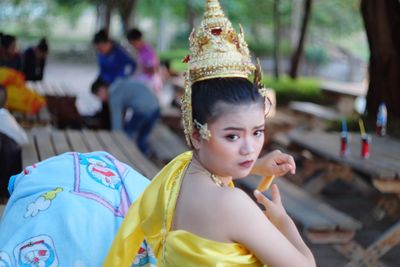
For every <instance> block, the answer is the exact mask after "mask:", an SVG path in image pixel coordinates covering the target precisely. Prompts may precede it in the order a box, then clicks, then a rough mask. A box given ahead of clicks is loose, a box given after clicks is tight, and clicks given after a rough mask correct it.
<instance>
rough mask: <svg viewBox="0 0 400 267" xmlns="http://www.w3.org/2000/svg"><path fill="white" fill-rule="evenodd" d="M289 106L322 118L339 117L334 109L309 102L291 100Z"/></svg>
mask: <svg viewBox="0 0 400 267" xmlns="http://www.w3.org/2000/svg"><path fill="white" fill-rule="evenodd" d="M289 108H290V109H292V110H295V111H297V112H302V113H306V114H308V115H311V116H315V117H317V118H321V119H324V120H337V119H339V118H340V116H339V114H338V113H337V112H336V111H335V110H333V109H331V108H328V107H324V106H321V105H318V104H314V103H310V102H298V101H292V102H290V103H289Z"/></svg>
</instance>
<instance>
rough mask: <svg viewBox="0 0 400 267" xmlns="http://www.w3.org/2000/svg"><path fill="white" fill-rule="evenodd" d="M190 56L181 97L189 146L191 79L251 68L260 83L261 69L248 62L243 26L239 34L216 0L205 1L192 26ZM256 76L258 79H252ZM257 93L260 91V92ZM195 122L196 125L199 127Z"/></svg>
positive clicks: (207, 135) (245, 73) (246, 72)
mask: <svg viewBox="0 0 400 267" xmlns="http://www.w3.org/2000/svg"><path fill="white" fill-rule="evenodd" d="M189 45H190V55H188V56H187V57H186V58H185V59H184V62H187V63H189V69H188V71H186V73H185V92H184V95H183V97H182V119H183V124H184V125H183V126H184V131H185V136H186V141H187V143H188V145H189V146H191V142H190V135H191V134H192V131H193V116H192V102H191V97H192V91H191V86H192V84H193V83H194V82H197V81H202V80H206V79H212V78H218V77H242V78H248V77H249V75H250V74H252V73H253V71H255V82H256V83H255V84H256V85H257V86H260V88H261V87H262V86H261V84H260V83H259V82H260V79H261V78H260V77H261V69H260V68H258V67H257V68H256V67H255V66H254V65H253V63H252V62H251V57H250V52H249V49H248V47H247V43H246V42H245V40H244V33H243V28H242V27H241V26H240V32H239V34H238V33H236V31H235V30H234V28H233V27H232V24H231V22H230V21H229V20H228V19H227V18H226V17H225V15H224V13H223V11H222V9H221V6H220V4H219V2H218V0H207V3H206V11H205V14H204V17H203V20H202V22H201V24H200V27H199V28H198V30H197V31H196V30H195V29H193V31H192V33H191V34H190V37H189ZM256 79H258V80H256ZM260 93H261V91H260ZM199 125H200V124H199V123H196V125H195V126H196V127H197V128H199V129H200V128H201V125H200V126H199ZM204 127H205V129H203V128H201V129H200V130H201V131H200V132H203V133H204V134H203V135H204V137H203V138H204V139H209V138H210V136H211V135H210V133H209V132H207V131H208V129H207V125H204Z"/></svg>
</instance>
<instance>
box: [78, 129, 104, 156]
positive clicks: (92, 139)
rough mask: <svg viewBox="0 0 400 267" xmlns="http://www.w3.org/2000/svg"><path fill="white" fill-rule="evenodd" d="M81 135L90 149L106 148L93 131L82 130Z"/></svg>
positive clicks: (101, 149) (100, 149)
mask: <svg viewBox="0 0 400 267" xmlns="http://www.w3.org/2000/svg"><path fill="white" fill-rule="evenodd" d="M82 135H83V137H84V138H85V141H86V143H87V144H88V145H89V150H90V151H105V150H106V149H107V148H106V147H105V146H104V144H102V143H101V142H100V140H99V139H98V136H97V135H96V133H95V132H94V131H90V130H85V129H84V130H82Z"/></svg>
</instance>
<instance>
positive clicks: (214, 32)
mask: <svg viewBox="0 0 400 267" xmlns="http://www.w3.org/2000/svg"><path fill="white" fill-rule="evenodd" d="M221 32H222V29H220V28H216V29H212V30H211V34H212V35H215V36H219V35H220V34H221Z"/></svg>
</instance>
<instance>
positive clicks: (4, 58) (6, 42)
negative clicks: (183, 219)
mask: <svg viewBox="0 0 400 267" xmlns="http://www.w3.org/2000/svg"><path fill="white" fill-rule="evenodd" d="M1 51H2V52H1V55H0V66H4V67H8V68H12V69H14V70H18V71H22V56H21V54H20V53H19V51H18V41H17V38H16V37H15V36H13V35H9V34H4V35H3V36H1Z"/></svg>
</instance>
